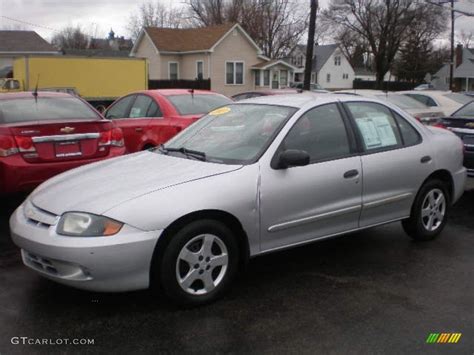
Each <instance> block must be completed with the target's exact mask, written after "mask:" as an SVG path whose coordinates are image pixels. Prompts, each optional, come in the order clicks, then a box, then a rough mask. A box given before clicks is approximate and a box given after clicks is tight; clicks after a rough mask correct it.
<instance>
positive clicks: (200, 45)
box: [145, 23, 236, 52]
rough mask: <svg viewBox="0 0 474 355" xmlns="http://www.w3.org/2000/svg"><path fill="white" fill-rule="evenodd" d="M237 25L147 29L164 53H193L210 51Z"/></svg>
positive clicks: (156, 45)
mask: <svg viewBox="0 0 474 355" xmlns="http://www.w3.org/2000/svg"><path fill="white" fill-rule="evenodd" d="M235 25H236V24H235V23H228V24H224V25H219V26H210V27H202V28H158V27H145V31H146V33H147V34H148V36H149V37H150V39H151V40H152V42H153V44H154V45H155V47H156V48H157V49H158V50H159V51H162V52H191V51H206V50H210V49H211V48H212V47H213V46H214V45H215V44H217V42H218V41H219V40H220V39H221V38H222V37H223V36H224V35H225V34H226V33H228V32H229V31H230V30H231V29H232V28H233V27H234V26H235Z"/></svg>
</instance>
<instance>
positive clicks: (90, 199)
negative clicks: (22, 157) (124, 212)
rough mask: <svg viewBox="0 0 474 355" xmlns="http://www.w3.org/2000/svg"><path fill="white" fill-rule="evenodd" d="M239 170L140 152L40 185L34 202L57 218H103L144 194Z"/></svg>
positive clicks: (82, 168)
mask: <svg viewBox="0 0 474 355" xmlns="http://www.w3.org/2000/svg"><path fill="white" fill-rule="evenodd" d="M239 168H241V165H225V164H215V163H209V162H202V161H198V160H191V159H185V158H181V157H174V156H167V155H163V154H159V153H155V152H148V151H147V152H140V153H136V154H132V155H128V156H124V157H120V158H115V159H111V160H106V161H103V162H99V163H94V164H90V165H85V166H83V167H80V168H77V169H74V170H71V171H68V172H66V173H63V174H61V175H58V176H56V177H54V178H52V179H50V180H48V181H47V182H45V183H43V184H42V185H40V186H39V187H38V188H37V189H36V190H35V191H34V192H33V193H32V194H31V196H30V200H31V202H32V203H33V204H34V205H35V206H36V207H38V208H41V209H43V210H45V211H48V212H51V213H54V214H56V215H61V214H63V213H64V212H67V211H83V212H89V213H94V214H103V213H105V212H106V211H108V210H109V209H111V208H113V207H115V206H117V205H119V204H121V203H123V202H125V201H128V200H131V199H134V198H137V197H139V196H142V195H144V194H147V193H150V192H153V191H157V190H161V189H165V188H167V187H170V186H174V185H178V184H183V183H186V182H190V181H193V180H198V179H203V178H206V177H209V176H213V175H218V174H224V173H228V172H230V171H234V170H237V169H239Z"/></svg>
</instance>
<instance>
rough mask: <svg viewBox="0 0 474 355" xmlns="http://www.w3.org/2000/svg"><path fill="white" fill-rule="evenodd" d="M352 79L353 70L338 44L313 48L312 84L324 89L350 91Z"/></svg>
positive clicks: (353, 75)
mask: <svg viewBox="0 0 474 355" xmlns="http://www.w3.org/2000/svg"><path fill="white" fill-rule="evenodd" d="M354 77H355V74H354V69H353V68H352V66H351V64H350V63H349V61H348V60H347V58H346V57H345V56H344V54H343V53H342V51H341V49H340V48H339V45H338V44H328V45H321V46H320V45H318V46H315V47H314V58H313V70H312V72H311V82H312V83H318V84H319V85H321V86H322V87H323V88H324V89H331V90H340V89H352V82H353V81H354Z"/></svg>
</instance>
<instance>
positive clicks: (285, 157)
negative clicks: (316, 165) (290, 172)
mask: <svg viewBox="0 0 474 355" xmlns="http://www.w3.org/2000/svg"><path fill="white" fill-rule="evenodd" d="M309 161H310V156H309V154H308V152H306V151H304V150H296V149H288V150H284V151H283V152H281V153H280V154H279V155H278V164H277V166H276V168H277V169H287V168H289V167H292V166H305V165H308V164H309Z"/></svg>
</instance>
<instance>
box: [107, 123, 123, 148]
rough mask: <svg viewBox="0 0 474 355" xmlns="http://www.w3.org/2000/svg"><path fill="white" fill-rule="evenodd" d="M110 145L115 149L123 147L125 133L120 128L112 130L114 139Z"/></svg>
mask: <svg viewBox="0 0 474 355" xmlns="http://www.w3.org/2000/svg"><path fill="white" fill-rule="evenodd" d="M110 144H111V145H113V146H115V147H123V145H124V141H123V132H122V130H121V129H120V128H118V127H115V128H114V129H112V139H111V141H110Z"/></svg>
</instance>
